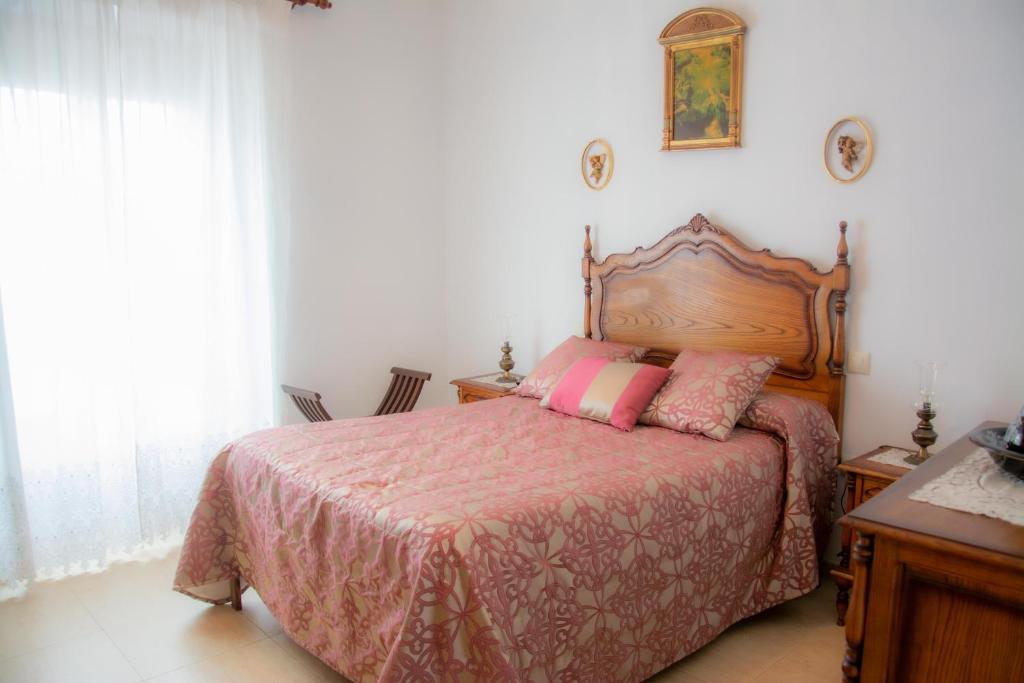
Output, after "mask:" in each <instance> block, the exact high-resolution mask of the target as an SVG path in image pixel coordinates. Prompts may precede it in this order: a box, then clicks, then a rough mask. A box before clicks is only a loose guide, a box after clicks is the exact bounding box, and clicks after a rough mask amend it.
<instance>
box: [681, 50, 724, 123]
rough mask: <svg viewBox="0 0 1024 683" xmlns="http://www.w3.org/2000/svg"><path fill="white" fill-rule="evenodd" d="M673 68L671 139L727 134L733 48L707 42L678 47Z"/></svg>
mask: <svg viewBox="0 0 1024 683" xmlns="http://www.w3.org/2000/svg"><path fill="white" fill-rule="evenodd" d="M674 67H675V74H674V78H673V82H674V86H675V87H674V90H673V97H672V111H673V135H672V137H673V139H674V140H707V139H714V138H723V137H725V136H726V135H728V134H729V95H730V86H731V77H732V48H731V47H730V46H729V45H710V46H707V47H693V48H687V49H683V50H677V51H676V52H675V64H674Z"/></svg>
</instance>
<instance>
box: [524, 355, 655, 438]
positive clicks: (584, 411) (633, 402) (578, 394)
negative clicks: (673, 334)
mask: <svg viewBox="0 0 1024 683" xmlns="http://www.w3.org/2000/svg"><path fill="white" fill-rule="evenodd" d="M670 374H671V372H670V371H669V369H668V368H659V367H657V366H654V365H643V364H641V363H617V362H614V361H610V360H608V359H607V358H583V359H581V360H578V361H576V362H575V363H573V365H572V367H570V368H569V370H568V371H567V372H566V373H565V374H564V375H562V378H561V379H560V380H558V384H556V385H555V388H554V389H552V390H551V392H550V393H549V394H548V395H547V396H545V397H544V398H543V399H542V400H541V402H540V405H541V407H542V408H550V409H551V410H554V411H557V412H559V413H565V414H566V415H572V416H574V417H585V418H588V419H590V420H596V421H598V422H604V423H607V424H610V425H612V426H613V427H618V428H619V429H621V430H623V431H627V432H628V431H631V430H632V429H633V426H634V425H635V424H636V421H637V418H639V417H640V413H642V412H643V410H644V408H646V407H647V404H648V403H650V401H651V399H652V398H653V397H654V395H655V394H656V393H658V389H660V388H661V385H663V384H664V383H665V382H666V381H667V380H668V378H669V375H670Z"/></svg>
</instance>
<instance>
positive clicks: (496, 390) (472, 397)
mask: <svg viewBox="0 0 1024 683" xmlns="http://www.w3.org/2000/svg"><path fill="white" fill-rule="evenodd" d="M495 376H496V375H495V373H491V374H490V375H479V376H477V377H464V378H461V379H453V380H452V381H451V384H452V385H453V386H455V388H457V389H458V390H459V403H476V402H477V401H487V400H489V399H492V398H501V397H502V396H508V395H509V394H511V393H512V392H513V391H515V388H516V387H517V386H518V385H519V382H520V381H521V380H522V379H523V377H522V375H513V377H515V378H516V382H515V384H512V383H509V384H498V383H495V382H493V381H489V380H491V379H492V378H493V377H495Z"/></svg>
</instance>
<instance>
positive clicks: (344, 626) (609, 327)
mask: <svg viewBox="0 0 1024 683" xmlns="http://www.w3.org/2000/svg"><path fill="white" fill-rule="evenodd" d="M842 232H845V225H843V226H842V227H841V235H840V242H839V249H838V254H839V255H838V260H837V263H836V265H835V267H834V268H833V270H832V271H830V272H828V273H819V272H818V271H817V270H815V269H814V268H813V266H811V265H810V264H809V263H807V262H806V261H803V260H799V259H791V258H780V257H776V256H774V255H772V254H771V253H770V252H768V251H759V252H758V251H752V250H750V249H747V248H746V247H745V246H743V245H742V244H741V243H740V242H739V241H737V240H736V239H735V238H733V237H732V236H731V235H729V234H728V233H727V232H726V231H725V230H723V229H722V228H719V227H717V226H714V225H712V224H710V223H709V222H708V221H707V220H706V219H704V217H703V216H699V215H698V216H696V217H694V219H693V220H691V221H690V223H689V224H687V225H685V226H682V227H681V228H678V229H676V230H674V231H672V232H671V233H669V234H668V235H667V236H666V237H665V238H664V239H662V240H661V241H660V242H659V243H658V244H656V245H654V246H653V247H651V248H649V249H640V248H638V249H637V250H636V251H634V252H633V253H631V254H622V255H614V256H610V257H609V258H607V259H606V260H604V261H603V262H597V261H596V260H595V259H594V258H593V253H592V251H593V250H592V246H591V242H590V236H589V230H588V231H587V238H586V242H585V246H584V257H583V278H584V294H585V303H584V308H585V332H586V335H587V336H588V337H592V338H596V339H607V340H612V341H628V342H631V343H635V344H638V345H643V346H648V347H651V348H652V352H651V353H650V354H648V359H649V361H650V362H653V363H657V364H667V363H669V362H671V359H672V358H673V357H674V355H675V353H677V352H678V351H679V350H681V349H684V348H697V349H728V350H739V351H756V352H760V353H773V354H775V355H777V356H778V357H780V358H781V359H782V362H781V364H780V365H779V367H778V368H777V370H776V373H775V374H774V375H773V376H772V377H771V378H770V379H769V382H768V385H767V389H768V391H765V392H762V393H761V394H760V395H759V396H758V397H757V398H756V399H755V400H754V402H753V403H752V404H751V406H750V408H749V409H748V410H747V412H746V414H745V416H744V417H743V419H742V420H741V421H740V424H741V425H742V426H740V427H737V428H736V429H735V430H734V431H733V433H732V435H731V436H730V437H729V438H728V440H727V441H725V442H717V441H713V440H711V439H707V438H705V437H701V436H697V435H691V434H682V433H679V432H675V431H672V430H669V429H664V428H660V427H646V426H638V427H637V428H636V429H635V430H634V431H632V432H622V431H619V430H616V429H615V428H614V427H611V426H608V425H603V424H599V423H596V422H591V421H587V420H582V419H578V418H573V417H568V416H565V415H560V414H558V413H555V412H552V411H549V410H545V409H543V408H540V407H539V405H538V401H537V400H536V399H532V398H525V397H518V396H509V397H506V398H501V399H495V400H491V401H485V402H479V403H473V404H467V405H461V406H452V407H446V408H438V409H434V410H425V411H419V412H415V413H408V414H403V415H398V416H386V417H371V418H359V419H351V420H337V421H334V422H325V423H316V424H306V425H294V426H289V427H281V428H276V429H271V430H266V431H263V432H258V433H256V434H252V435H249V436H247V437H244V438H242V439H239V440H237V441H235V442H234V443H232V444H230V445H228V446H227V447H226V448H225V449H224V450H223V451H222V452H221V453H220V454H219V455H218V456H217V457H216V459H215V460H214V462H213V463H212V464H211V466H210V469H209V472H208V474H207V477H206V480H205V482H204V485H203V489H202V492H201V494H200V499H199V502H198V503H197V506H196V509H195V512H194V513H193V517H192V521H191V523H190V526H189V529H188V532H187V535H186V541H185V545H184V547H183V550H182V554H181V559H180V561H179V566H178V571H177V574H176V577H175V589H176V590H178V591H180V592H183V593H185V594H187V595H190V596H192V597H195V598H198V599H202V600H207V601H209V602H213V603H223V602H228V601H232V602H234V603H236V604H238V603H240V594H241V592H242V591H243V590H245V589H246V588H248V587H252V588H255V589H256V590H257V591H258V592H259V594H260V596H261V598H262V599H263V601H264V602H265V603H266V604H267V606H268V608H269V609H270V610H271V612H272V613H273V614H274V615H275V616H276V617H277V619H278V621H279V622H280V623H281V626H282V628H283V629H284V630H285V631H286V632H287V633H288V635H289V636H290V637H291V638H293V639H294V640H295V641H296V642H298V643H299V644H301V645H302V646H303V647H305V648H306V649H308V650H309V651H310V652H312V653H313V654H315V655H317V656H318V657H320V658H321V659H322V660H324V661H325V662H326V663H327V664H329V665H330V666H332V667H333V668H335V669H337V670H338V671H340V672H341V673H343V674H344V675H345V676H347V677H349V678H351V679H353V680H358V681H363V680H387V681H392V680H394V681H398V680H417V681H424V680H444V681H463V680H465V681H471V680H472V681H477V680H495V681H512V680H564V681H587V680H590V681H640V680H643V679H645V678H647V677H649V676H651V675H653V674H654V673H656V672H658V671H660V670H661V669H663V668H665V667H666V666H669V665H670V664H672V663H673V662H675V661H678V660H679V659H680V658H682V657H684V656H685V655H687V654H689V653H690V652H693V651H694V650H696V649H697V648H699V647H701V646H702V645H704V644H705V643H707V642H709V641H710V640H712V639H713V638H714V637H715V636H717V635H718V634H719V633H721V631H723V630H724V629H726V628H727V627H728V626H729V625H731V624H733V623H735V622H736V621H739V620H740V619H743V618H745V617H747V616H750V615H752V614H755V613H757V612H759V611H761V610H764V609H766V608H768V607H771V606H772V605H775V604H778V603H780V602H782V601H785V600H788V599H791V598H794V597H797V596H799V595H802V594H804V593H806V592H808V591H810V590H812V589H813V588H814V587H815V586H816V585H817V582H818V578H819V566H818V557H819V554H820V551H821V550H822V549H823V548H824V544H825V543H826V542H827V538H828V532H829V528H830V524H831V518H830V506H831V500H832V493H833V490H834V484H835V480H834V465H835V463H836V458H837V443H838V440H839V433H838V428H839V427H840V426H841V413H842V392H843V366H842V358H843V344H844V335H845V327H844V312H845V303H846V302H845V294H846V291H847V288H848V282H849V266H848V264H847V261H846V257H847V249H846V243H845V237H844V236H843V234H842Z"/></svg>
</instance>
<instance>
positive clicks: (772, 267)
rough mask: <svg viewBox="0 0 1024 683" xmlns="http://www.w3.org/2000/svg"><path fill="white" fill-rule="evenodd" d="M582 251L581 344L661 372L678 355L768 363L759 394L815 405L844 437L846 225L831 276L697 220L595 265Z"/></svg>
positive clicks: (841, 226)
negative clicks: (629, 348) (769, 359)
mask: <svg viewBox="0 0 1024 683" xmlns="http://www.w3.org/2000/svg"><path fill="white" fill-rule="evenodd" d="M592 249H593V247H592V245H591V242H590V226H589V225H588V226H587V227H586V239H585V240H584V242H583V282H584V287H583V293H584V297H585V299H584V308H583V330H584V334H585V335H586V336H587V338H591V339H599V340H609V341H616V342H625V343H628V344H635V345H638V346H647V347H649V348H650V349H651V352H650V353H648V354H647V358H646V359H645V361H646V362H650V363H654V364H657V365H662V366H667V365H669V364H670V363H671V362H672V361H673V360H674V359H675V357H676V355H677V354H678V353H679V352H680V351H681V350H683V349H697V350H702V351H713V350H728V351H741V352H746V353H762V354H772V355H775V356H778V357H779V358H781V359H782V362H781V363H780V365H779V367H778V368H777V369H776V371H775V373H774V374H772V376H771V377H770V378H769V379H768V382H767V385H766V386H768V387H770V388H771V389H772V390H774V391H780V392H784V393H788V394H795V395H797V396H803V397H806V398H810V399H813V400H815V401H819V402H820V403H822V404H823V405H825V407H826V408H828V411H829V413H831V414H832V418H833V419H834V420H835V423H836V429H837V430H838V431H839V435H840V437H842V433H843V390H844V386H845V376H844V369H843V364H844V358H845V355H846V292H847V290H848V289H849V286H850V266H849V263H848V262H847V259H846V257H847V255H848V253H849V249H848V247H847V245H846V222H845V221H843V222H841V223H840V224H839V246H838V249H837V258H836V263H835V266H834V267H833V269H832V270H830V271H829V272H827V273H819V272H818V270H817V269H816V268H815V267H814V266H813V265H811V264H810V263H809V262H808V261H805V260H803V259H799V258H784V257H780V256H775V255H774V254H772V253H771V251H770V250H768V249H763V250H761V251H754V250H753V249H749V248H747V247H746V246H745V245H744V244H743V243H742V242H740V241H739V240H738V239H736V238H735V237H733V236H732V235H730V234H729V233H728V232H727V231H725V230H724V229H722V228H721V227H719V226H717V225H713V224H711V223H710V222H708V220H707V219H706V218H704V216H702V215H701V214H697V215H696V216H694V217H693V218H692V219H691V220H690V222H689V223H687V224H686V225H684V226H681V227H679V228H676V229H675V230H673V231H672V232H670V233H669V234H668V235H666V236H665V237H664V238H662V240H661V241H660V242H658V243H657V244H655V245H654V246H653V247H650V248H648V249H644V248H641V247H637V248H636V249H635V250H634V251H633V252H632V253H631V254H613V255H611V256H609V257H608V258H606V259H605V260H604V261H602V262H600V263H598V262H597V261H595V260H594V257H593V253H592Z"/></svg>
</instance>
